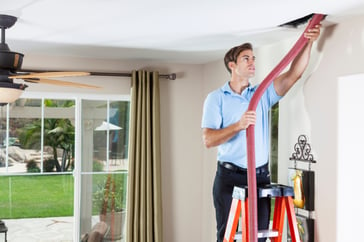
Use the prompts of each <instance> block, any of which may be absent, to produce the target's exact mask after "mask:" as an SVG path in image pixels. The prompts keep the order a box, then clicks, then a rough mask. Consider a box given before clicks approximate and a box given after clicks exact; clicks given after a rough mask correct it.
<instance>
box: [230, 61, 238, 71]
mask: <svg viewBox="0 0 364 242" xmlns="http://www.w3.org/2000/svg"><path fill="white" fill-rule="evenodd" d="M228 66H229V68H230V71H232V70H233V68H235V66H236V64H235V62H234V61H230V62H229V63H228Z"/></svg>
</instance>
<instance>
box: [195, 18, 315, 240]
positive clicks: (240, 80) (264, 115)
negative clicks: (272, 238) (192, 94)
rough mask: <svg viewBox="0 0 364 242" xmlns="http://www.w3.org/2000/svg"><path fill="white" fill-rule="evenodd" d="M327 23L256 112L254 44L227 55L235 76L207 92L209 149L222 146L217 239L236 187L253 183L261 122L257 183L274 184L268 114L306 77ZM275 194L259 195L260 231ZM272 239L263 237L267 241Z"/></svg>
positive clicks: (205, 126)
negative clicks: (250, 152) (250, 156)
mask: <svg viewBox="0 0 364 242" xmlns="http://www.w3.org/2000/svg"><path fill="white" fill-rule="evenodd" d="M320 27H321V25H316V26H315V27H314V28H312V29H308V30H307V31H306V32H305V33H304V37H305V38H307V39H308V42H307V44H306V45H305V47H304V48H303V49H302V51H301V52H300V53H299V54H298V55H297V57H296V58H295V59H294V60H293V61H292V63H291V66H290V68H289V70H288V71H287V72H285V73H283V74H281V75H279V76H278V77H277V78H276V79H275V80H273V82H272V83H271V84H270V86H269V87H268V88H267V90H266V91H265V92H264V94H263V95H262V97H261V100H260V101H259V104H258V106H257V109H256V111H247V109H248V106H249V102H250V100H251V98H252V96H253V94H254V92H255V91H256V89H257V86H252V85H250V83H249V79H250V78H251V77H253V76H254V74H255V56H254V54H253V48H252V45H251V44H250V43H245V44H242V45H240V46H236V47H233V48H232V49H230V50H229V51H228V52H227V53H226V55H225V58H224V62H225V66H226V68H227V70H228V71H229V72H230V74H231V79H230V81H228V82H226V83H225V85H223V86H222V87H221V88H219V89H217V90H215V91H213V92H211V93H209V95H208V96H207V98H206V100H205V103H204V108H203V117H202V128H203V141H204V144H205V146H206V147H207V148H210V147H215V146H218V154H217V160H218V165H217V172H216V175H215V180H214V186H213V199H214V206H215V212H216V223H217V241H219V242H220V241H223V237H224V233H225V228H226V223H227V219H228V215H229V210H230V206H231V201H232V197H231V196H232V192H233V188H234V186H245V185H247V150H246V148H247V145H246V142H247V141H246V129H247V128H248V127H249V125H255V148H256V167H257V168H256V177H257V185H258V186H259V185H264V184H270V174H269V169H268V156H269V136H268V128H269V123H268V113H269V109H270V108H271V107H272V106H273V105H274V104H275V103H277V102H278V101H279V100H280V99H281V98H282V97H283V96H284V95H285V94H286V93H287V92H288V90H289V89H290V88H291V87H292V86H293V85H294V83H295V82H296V81H297V80H298V79H299V78H300V77H301V76H302V74H303V72H304V71H305V69H306V67H307V65H308V62H309V58H310V52H311V49H312V44H313V42H314V41H315V40H316V39H317V38H318V37H319V35H320ZM269 217H270V199H269V198H263V199H259V200H258V230H261V229H268V227H269ZM265 240H266V239H265V238H263V239H259V241H265Z"/></svg>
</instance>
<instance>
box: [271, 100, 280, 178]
mask: <svg viewBox="0 0 364 242" xmlns="http://www.w3.org/2000/svg"><path fill="white" fill-rule="evenodd" d="M278 121H279V103H276V104H275V105H274V106H273V107H272V108H271V111H270V136H271V137H270V142H271V143H270V171H271V180H272V182H275V183H277V182H278Z"/></svg>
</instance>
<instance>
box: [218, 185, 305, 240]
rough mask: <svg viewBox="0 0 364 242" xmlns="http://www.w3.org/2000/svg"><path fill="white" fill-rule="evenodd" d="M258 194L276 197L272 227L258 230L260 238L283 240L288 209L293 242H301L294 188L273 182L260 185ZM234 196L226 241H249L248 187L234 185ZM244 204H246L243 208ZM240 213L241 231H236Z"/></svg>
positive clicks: (260, 196)
mask: <svg viewBox="0 0 364 242" xmlns="http://www.w3.org/2000/svg"><path fill="white" fill-rule="evenodd" d="M257 194H258V198H263V197H271V198H275V205H274V214H273V226H272V229H270V230H261V231H258V238H270V239H271V241H274V242H278V241H282V235H283V227H284V215H285V212H286V211H287V217H288V225H289V229H290V232H291V239H292V242H299V241H300V237H299V232H298V227H297V221H296V215H295V211H294V206H293V196H294V192H293V188H292V187H289V186H285V185H280V184H271V185H265V186H262V187H258V188H257ZM232 197H233V200H232V202H231V207H230V212H229V218H228V223H227V226H226V230H225V235H224V242H232V241H234V240H242V241H243V242H248V241H249V238H248V236H249V224H248V221H249V219H248V216H247V215H248V211H249V210H248V206H249V205H248V199H247V198H248V187H247V186H246V187H234V190H233V195H232ZM242 203H243V204H242ZM242 205H244V208H243V209H242ZM239 215H241V232H236V229H237V226H238V222H239Z"/></svg>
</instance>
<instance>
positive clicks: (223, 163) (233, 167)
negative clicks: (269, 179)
mask: <svg viewBox="0 0 364 242" xmlns="http://www.w3.org/2000/svg"><path fill="white" fill-rule="evenodd" d="M218 164H219V166H221V167H224V168H226V169H228V170H230V171H233V172H236V173H242V174H246V173H247V171H248V170H247V169H246V168H241V167H239V166H237V165H234V164H233V163H231V162H226V161H218ZM268 172H269V169H268V163H267V164H265V165H262V166H259V167H257V168H256V174H262V173H268Z"/></svg>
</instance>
